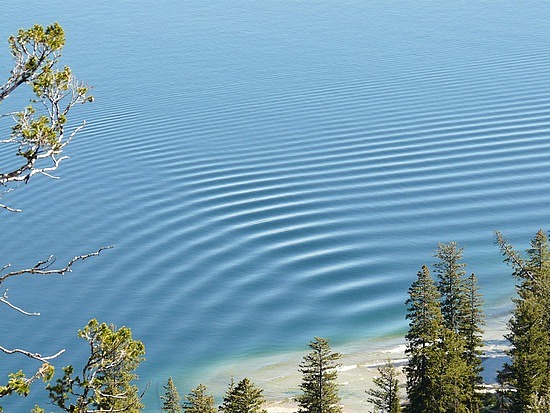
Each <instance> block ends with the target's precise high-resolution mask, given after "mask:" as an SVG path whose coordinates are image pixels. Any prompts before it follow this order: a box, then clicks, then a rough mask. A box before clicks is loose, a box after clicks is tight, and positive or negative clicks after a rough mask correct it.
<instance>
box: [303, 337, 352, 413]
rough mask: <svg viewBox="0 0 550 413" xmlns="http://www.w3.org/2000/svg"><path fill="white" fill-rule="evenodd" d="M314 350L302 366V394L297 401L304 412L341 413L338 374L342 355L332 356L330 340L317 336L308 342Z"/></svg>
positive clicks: (333, 354)
mask: <svg viewBox="0 0 550 413" xmlns="http://www.w3.org/2000/svg"><path fill="white" fill-rule="evenodd" d="M309 347H310V348H311V349H312V351H311V352H310V353H309V354H308V355H306V356H305V357H304V358H303V360H302V362H301V363H300V372H301V373H302V384H301V386H300V388H301V390H302V392H303V394H302V395H301V396H299V397H298V398H297V400H298V404H299V405H300V412H301V413H340V412H341V411H342V408H341V407H340V406H338V403H339V401H340V397H338V384H337V383H336V380H337V378H338V372H337V371H336V369H337V367H339V364H337V360H338V359H340V357H341V354H340V353H333V352H332V351H331V349H330V345H329V340H328V339H326V338H320V337H315V340H313V341H311V342H310V343H309Z"/></svg>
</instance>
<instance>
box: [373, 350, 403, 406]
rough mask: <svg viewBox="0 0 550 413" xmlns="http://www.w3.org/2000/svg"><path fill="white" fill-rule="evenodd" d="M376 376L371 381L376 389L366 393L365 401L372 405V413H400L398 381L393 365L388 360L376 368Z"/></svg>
mask: <svg viewBox="0 0 550 413" xmlns="http://www.w3.org/2000/svg"><path fill="white" fill-rule="evenodd" d="M378 374H379V375H380V376H378V377H375V378H374V379H373V380H372V381H373V383H374V385H375V386H376V388H373V389H370V390H368V391H367V394H368V395H369V396H370V397H369V398H368V399H367V400H368V401H369V402H370V403H372V404H374V406H375V410H374V413H378V412H380V413H400V412H401V404H400V400H399V380H398V379H397V370H396V369H395V366H394V364H393V363H392V362H391V361H390V360H388V361H386V363H385V364H384V365H383V366H379V367H378Z"/></svg>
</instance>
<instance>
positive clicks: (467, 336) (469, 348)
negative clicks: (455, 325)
mask: <svg viewBox="0 0 550 413" xmlns="http://www.w3.org/2000/svg"><path fill="white" fill-rule="evenodd" d="M467 291H468V297H467V302H466V306H465V313H464V323H463V325H462V329H461V335H462V337H463V338H464V340H465V345H464V350H465V354H464V356H465V357H464V358H465V361H466V363H467V364H468V366H469V370H470V371H469V378H468V381H467V386H468V387H469V389H468V393H469V399H470V401H469V404H470V412H472V413H475V412H477V411H479V408H478V406H479V404H480V398H479V395H478V393H477V392H476V388H477V387H478V385H480V384H482V383H483V378H482V377H481V373H482V371H483V366H482V365H481V356H482V354H483V351H482V348H483V329H482V327H481V326H482V325H483V324H484V315H483V310H482V306H483V300H482V299H481V294H480V293H479V289H478V282H477V277H476V275H475V274H474V273H472V274H470V277H468V280H467Z"/></svg>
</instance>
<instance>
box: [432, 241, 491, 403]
mask: <svg viewBox="0 0 550 413" xmlns="http://www.w3.org/2000/svg"><path fill="white" fill-rule="evenodd" d="M462 254H463V248H459V246H458V244H457V243H456V242H450V243H448V244H439V246H438V248H437V250H436V253H435V257H436V258H438V259H439V261H438V262H436V263H435V264H434V269H435V275H436V278H437V287H438V290H439V292H440V294H441V313H442V315H443V320H444V324H445V326H446V327H447V328H448V329H450V330H451V331H453V332H454V333H455V334H457V335H458V336H457V337H455V338H453V340H455V339H456V340H462V341H463V348H464V353H463V358H464V361H465V362H466V370H468V371H466V372H465V373H464V374H465V375H466V376H467V380H465V381H463V383H464V389H463V390H464V392H465V393H466V397H467V399H468V404H469V410H470V411H471V412H477V411H478V407H477V406H478V399H479V398H478V395H477V393H476V391H475V390H476V385H477V384H479V383H481V382H482V378H481V372H482V370H483V368H482V366H481V354H482V350H481V349H482V347H483V339H482V334H483V331H482V329H481V325H482V324H483V312H482V308H481V307H482V301H481V295H480V294H479V290H478V286H477V277H476V276H475V274H473V273H472V274H471V275H470V276H469V277H466V271H465V267H466V264H464V263H462V262H461V260H462ZM449 337H450V336H449Z"/></svg>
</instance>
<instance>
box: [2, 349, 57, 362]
mask: <svg viewBox="0 0 550 413" xmlns="http://www.w3.org/2000/svg"><path fill="white" fill-rule="evenodd" d="M0 351H2V352H4V353H6V354H16V353H17V354H23V355H24V356H27V357H29V358H31V359H35V360H38V361H41V362H43V363H47V362H48V360H52V359H54V358H56V357H59V356H60V355H61V354H63V353H64V352H65V349H62V350H59V351H58V352H57V353H55V354H52V355H51V356H42V355H41V354H39V353H31V352H30V351H27V350H22V349H20V348H14V349H12V350H9V349H7V348H5V347H2V346H0Z"/></svg>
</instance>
